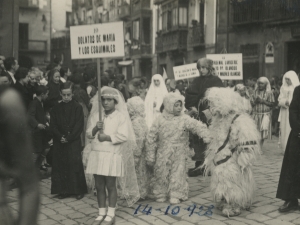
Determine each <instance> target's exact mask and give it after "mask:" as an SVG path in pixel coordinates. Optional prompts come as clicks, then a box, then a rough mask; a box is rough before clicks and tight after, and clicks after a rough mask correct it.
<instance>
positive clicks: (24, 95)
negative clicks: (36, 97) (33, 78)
mask: <svg viewBox="0 0 300 225" xmlns="http://www.w3.org/2000/svg"><path fill="white" fill-rule="evenodd" d="M28 72H29V70H28V69H27V68H24V67H20V68H19V69H18V70H17V72H16V75H15V78H16V80H17V82H16V83H15V84H14V86H13V87H14V88H15V89H16V90H17V91H18V92H19V94H20V95H21V99H22V100H23V103H24V105H25V108H26V109H28V106H29V104H30V102H31V100H32V99H31V96H30V93H29V91H28V89H27V84H28V82H29V74H28Z"/></svg>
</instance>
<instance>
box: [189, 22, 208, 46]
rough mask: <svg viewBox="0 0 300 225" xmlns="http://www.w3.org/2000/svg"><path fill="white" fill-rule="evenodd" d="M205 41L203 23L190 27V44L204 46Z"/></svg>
mask: <svg viewBox="0 0 300 225" xmlns="http://www.w3.org/2000/svg"><path fill="white" fill-rule="evenodd" d="M204 44H205V43H204V29H203V26H202V25H195V26H193V27H190V28H189V46H191V47H193V48H195V47H199V46H203V45H204Z"/></svg>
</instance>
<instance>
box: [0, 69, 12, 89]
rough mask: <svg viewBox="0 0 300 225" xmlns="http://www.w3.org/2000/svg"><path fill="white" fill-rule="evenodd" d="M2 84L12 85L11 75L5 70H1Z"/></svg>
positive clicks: (0, 81) (0, 79)
mask: <svg viewBox="0 0 300 225" xmlns="http://www.w3.org/2000/svg"><path fill="white" fill-rule="evenodd" d="M0 85H1V86H10V85H11V79H10V76H9V75H8V73H6V72H5V71H2V72H0Z"/></svg>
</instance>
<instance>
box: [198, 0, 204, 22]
mask: <svg viewBox="0 0 300 225" xmlns="http://www.w3.org/2000/svg"><path fill="white" fill-rule="evenodd" d="M199 4H200V7H199V9H200V14H199V15H200V18H199V23H200V24H201V25H202V24H204V3H203V2H202V1H201V2H200V3H199Z"/></svg>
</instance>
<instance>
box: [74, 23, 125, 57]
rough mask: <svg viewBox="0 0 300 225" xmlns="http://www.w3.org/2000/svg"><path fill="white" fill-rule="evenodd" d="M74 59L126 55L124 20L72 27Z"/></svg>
mask: <svg viewBox="0 0 300 225" xmlns="http://www.w3.org/2000/svg"><path fill="white" fill-rule="evenodd" d="M70 38H71V57H72V59H90V58H105V57H123V56H124V31H123V22H122V21H121V22H115V23H104V24H92V25H83V26H71V27H70Z"/></svg>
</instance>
